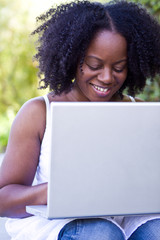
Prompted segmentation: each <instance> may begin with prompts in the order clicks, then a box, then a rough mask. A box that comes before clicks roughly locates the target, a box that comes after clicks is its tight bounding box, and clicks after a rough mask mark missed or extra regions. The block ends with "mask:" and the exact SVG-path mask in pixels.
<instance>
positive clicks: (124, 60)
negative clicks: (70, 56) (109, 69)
mask: <svg viewBox="0 0 160 240" xmlns="http://www.w3.org/2000/svg"><path fill="white" fill-rule="evenodd" d="M86 58H95V59H97V60H98V61H100V62H103V60H102V59H100V58H98V57H95V56H87V57H86ZM121 62H127V58H125V59H122V60H119V61H117V62H115V63H114V64H119V63H121Z"/></svg>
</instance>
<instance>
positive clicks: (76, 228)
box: [58, 218, 125, 240]
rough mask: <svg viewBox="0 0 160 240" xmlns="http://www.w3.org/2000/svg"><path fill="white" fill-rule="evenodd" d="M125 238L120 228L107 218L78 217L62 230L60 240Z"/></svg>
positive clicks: (118, 239) (115, 239)
mask: <svg viewBox="0 0 160 240" xmlns="http://www.w3.org/2000/svg"><path fill="white" fill-rule="evenodd" d="M98 239H99V240H111V239H114V240H125V238H124V236H123V233H122V232H121V230H120V228H119V227H117V226H116V225H115V224H114V223H112V222H110V221H108V220H105V219H97V218H95V219H94V218H93V219H77V220H74V221H72V222H70V223H68V224H67V225H66V226H64V228H63V229H62V230H61V231H60V233H59V236H58V240H98Z"/></svg>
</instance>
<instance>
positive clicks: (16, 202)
mask: <svg viewBox="0 0 160 240" xmlns="http://www.w3.org/2000/svg"><path fill="white" fill-rule="evenodd" d="M41 204H47V184H46V183H44V184H40V185H36V186H23V185H18V184H11V185H8V186H5V187H3V188H2V189H1V190H0V216H2V217H19V218H22V217H27V216H29V214H28V213H26V209H25V207H26V206H27V205H41Z"/></svg>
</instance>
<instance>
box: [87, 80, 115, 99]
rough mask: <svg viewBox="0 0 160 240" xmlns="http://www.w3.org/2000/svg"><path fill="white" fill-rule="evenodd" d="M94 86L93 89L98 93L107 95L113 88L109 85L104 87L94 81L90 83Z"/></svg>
mask: <svg viewBox="0 0 160 240" xmlns="http://www.w3.org/2000/svg"><path fill="white" fill-rule="evenodd" d="M90 84H91V86H92V89H93V90H94V91H95V92H96V94H97V95H99V96H102V97H104V96H107V95H108V94H109V92H110V91H111V88H109V87H102V86H99V85H96V84H93V83H90Z"/></svg>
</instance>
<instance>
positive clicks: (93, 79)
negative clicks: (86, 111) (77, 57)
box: [73, 30, 127, 101]
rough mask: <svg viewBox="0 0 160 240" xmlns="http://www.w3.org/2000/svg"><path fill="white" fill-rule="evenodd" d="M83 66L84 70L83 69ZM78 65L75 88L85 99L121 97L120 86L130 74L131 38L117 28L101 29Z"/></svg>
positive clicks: (82, 99) (99, 99) (111, 99)
mask: <svg viewBox="0 0 160 240" xmlns="http://www.w3.org/2000/svg"><path fill="white" fill-rule="evenodd" d="M81 69H82V71H81ZM81 69H80V68H78V71H77V74H76V77H75V79H76V83H75V87H74V88H73V91H74V94H76V91H77V92H78V93H80V92H81V96H80V94H79V96H78V97H79V99H81V101H88V100H89V101H115V100H120V97H119V93H118V90H119V89H120V88H121V86H122V85H123V83H124V81H125V80H126V77H127V42H126V40H125V38H124V37H123V36H121V35H120V34H117V33H116V32H115V31H113V32H112V31H108V30H102V31H100V32H98V33H97V34H96V35H95V37H94V38H93V40H92V41H91V43H90V46H89V48H88V49H87V51H86V55H85V58H84V62H83V65H82V67H81Z"/></svg>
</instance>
